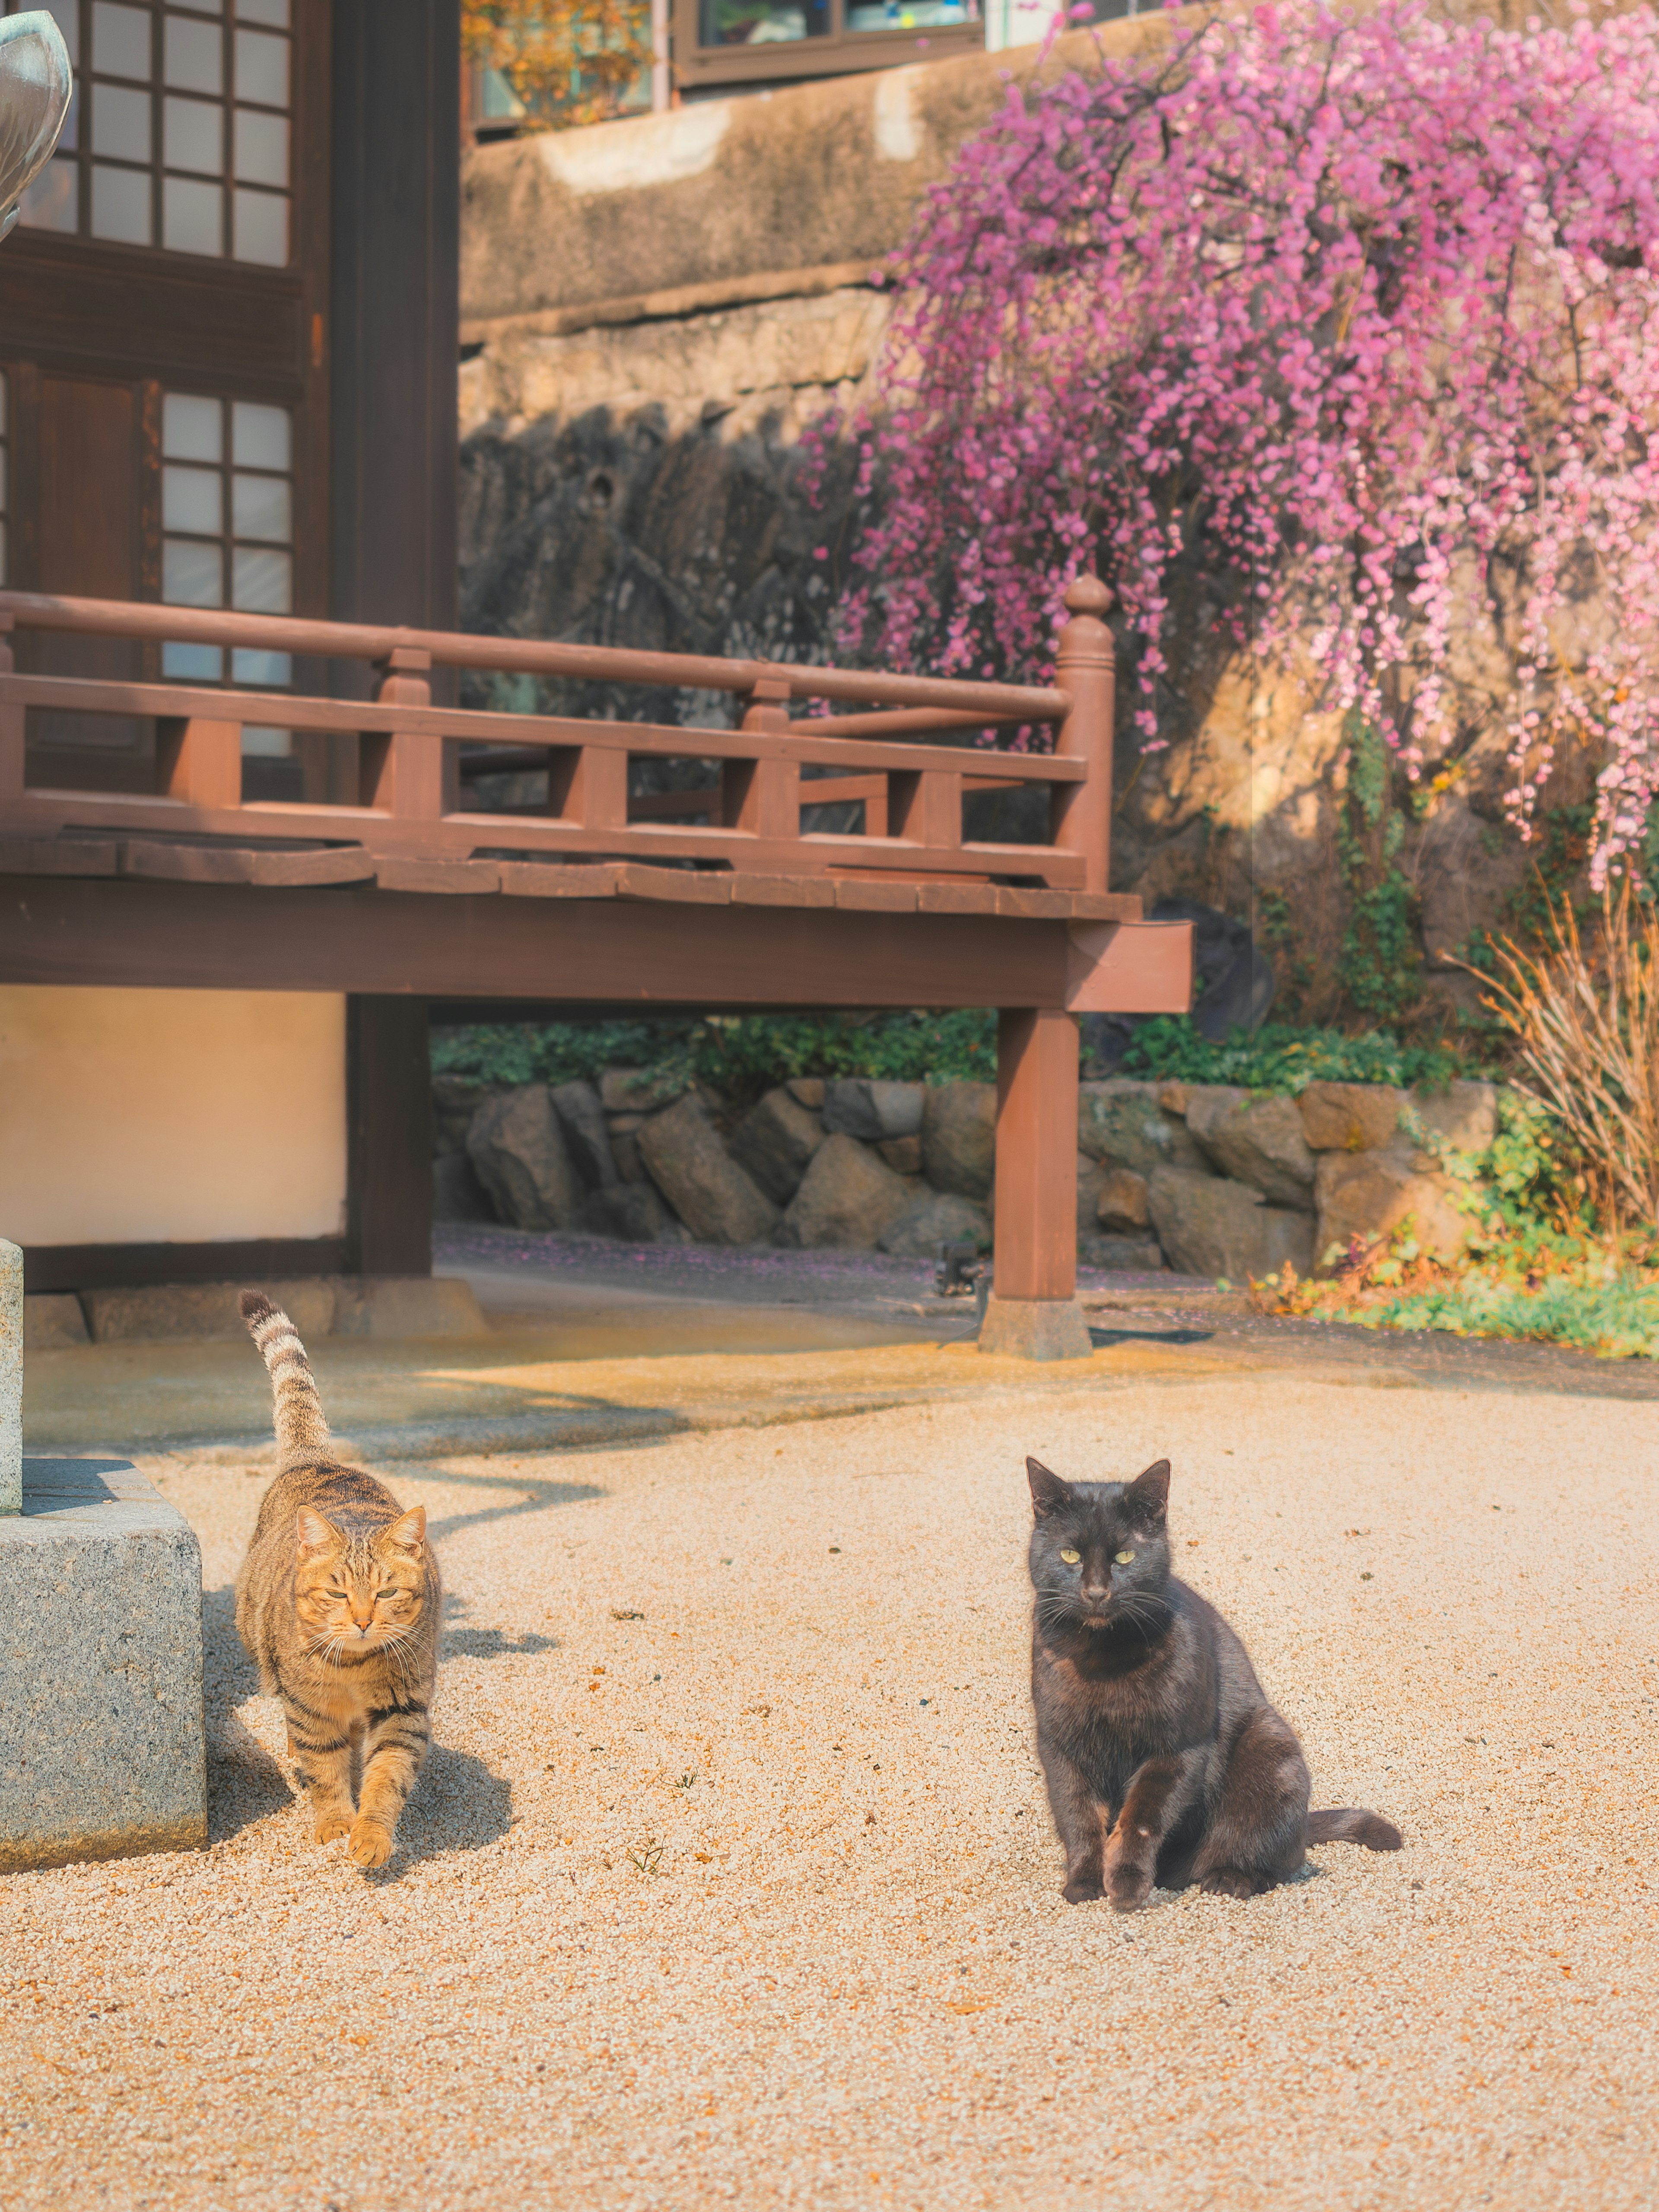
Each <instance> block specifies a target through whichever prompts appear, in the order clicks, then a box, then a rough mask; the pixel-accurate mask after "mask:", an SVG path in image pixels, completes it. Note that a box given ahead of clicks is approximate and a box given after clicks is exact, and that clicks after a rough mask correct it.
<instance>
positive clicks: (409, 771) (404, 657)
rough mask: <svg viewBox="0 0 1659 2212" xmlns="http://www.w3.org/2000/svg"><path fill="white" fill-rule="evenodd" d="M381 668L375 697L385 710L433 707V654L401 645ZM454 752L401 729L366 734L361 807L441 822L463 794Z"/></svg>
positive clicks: (439, 742)
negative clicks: (460, 793) (454, 760)
mask: <svg viewBox="0 0 1659 2212" xmlns="http://www.w3.org/2000/svg"><path fill="white" fill-rule="evenodd" d="M383 665H384V670H385V672H384V674H383V675H382V677H381V678H380V690H379V691H378V692H377V693H376V694H375V696H376V698H377V700H378V701H379V702H380V704H381V705H382V706H391V707H429V706H430V705H431V704H432V683H431V669H432V656H431V654H430V653H425V652H422V651H421V650H420V649H419V648H417V647H412V646H405V645H400V646H398V647H396V648H395V649H394V650H393V651H392V653H391V654H390V655H389V657H388V658H387V659H386V662H385V663H384V664H383ZM452 752H453V747H452V746H450V745H448V744H446V743H445V741H444V740H443V739H442V738H430V737H424V736H422V737H416V736H414V735H413V734H411V733H406V732H402V731H399V732H395V733H392V734H390V735H388V734H387V733H386V732H384V731H373V732H368V733H367V734H365V736H364V737H363V738H362V750H361V753H360V756H359V757H360V759H361V762H362V793H361V801H360V803H361V804H362V805H364V806H374V807H379V808H380V809H381V810H382V811H385V812H386V813H387V814H395V815H397V816H398V817H400V818H401V819H403V820H405V821H408V820H410V819H414V820H416V821H422V822H435V821H437V820H439V819H440V817H441V816H443V815H445V814H447V813H449V812H451V811H453V807H454V804H455V801H456V799H457V798H458V797H459V764H457V765H456V766H455V767H454V768H453V769H452V768H451V764H450V763H449V759H448V756H449V755H450V754H451V753H452Z"/></svg>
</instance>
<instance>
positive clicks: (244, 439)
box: [231, 399, 291, 471]
mask: <svg viewBox="0 0 1659 2212" xmlns="http://www.w3.org/2000/svg"><path fill="white" fill-rule="evenodd" d="M232 416H233V421H234V430H233V434H232V439H231V458H232V459H234V461H235V463H236V465H237V467H238V468H239V469H281V470H283V471H287V469H288V467H289V452H290V434H291V426H290V424H289V413H288V410H287V408H286V407H260V406H256V405H255V404H253V403H252V401H251V400H246V399H239V400H238V401H237V402H236V404H235V407H234V409H233V410H232Z"/></svg>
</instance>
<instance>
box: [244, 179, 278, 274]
mask: <svg viewBox="0 0 1659 2212" xmlns="http://www.w3.org/2000/svg"><path fill="white" fill-rule="evenodd" d="M233 250H234V253H235V256H236V258H237V259H238V260H239V261H252V262H257V263H258V264H259V265H260V266H261V267H262V268H265V269H285V268H286V267H287V266H288V200H287V198H286V197H285V196H284V195H283V194H282V193H280V192H249V191H241V190H240V188H239V189H238V191H237V193H236V237H235V244H234V249H233Z"/></svg>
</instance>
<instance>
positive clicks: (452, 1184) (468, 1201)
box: [432, 1152, 495, 1221]
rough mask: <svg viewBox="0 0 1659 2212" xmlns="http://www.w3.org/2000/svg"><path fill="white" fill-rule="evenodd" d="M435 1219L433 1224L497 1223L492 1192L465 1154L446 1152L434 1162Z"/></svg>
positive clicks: (433, 1198)
mask: <svg viewBox="0 0 1659 2212" xmlns="http://www.w3.org/2000/svg"><path fill="white" fill-rule="evenodd" d="M432 1218H433V1219H434V1220H435V1221H494V1220H495V1207H494V1206H492V1205H491V1204H490V1202H489V1192H488V1191H487V1190H486V1189H485V1188H484V1187H483V1184H482V1183H481V1182H479V1180H478V1170H477V1168H475V1167H474V1166H473V1164H472V1161H471V1157H470V1155H468V1154H467V1153H465V1152H446V1153H444V1154H443V1156H442V1157H441V1158H439V1159H435V1160H434V1161H433V1163H432Z"/></svg>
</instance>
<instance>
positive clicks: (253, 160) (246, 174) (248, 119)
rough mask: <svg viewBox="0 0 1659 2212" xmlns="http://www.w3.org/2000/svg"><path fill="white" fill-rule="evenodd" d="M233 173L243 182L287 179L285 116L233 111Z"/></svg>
mask: <svg viewBox="0 0 1659 2212" xmlns="http://www.w3.org/2000/svg"><path fill="white" fill-rule="evenodd" d="M236 174H237V177H238V179H240V182H241V183H243V184H245V185H286V184H287V182H288V118H287V117H286V116H285V115H259V114H256V113H255V112H254V111H253V110H252V108H249V107H239V108H238V109H237V111H236Z"/></svg>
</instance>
